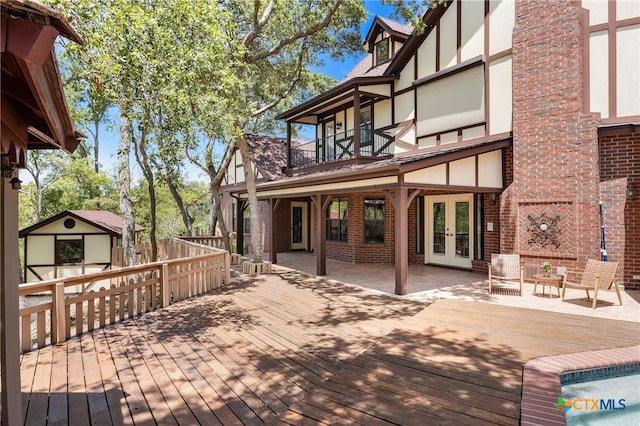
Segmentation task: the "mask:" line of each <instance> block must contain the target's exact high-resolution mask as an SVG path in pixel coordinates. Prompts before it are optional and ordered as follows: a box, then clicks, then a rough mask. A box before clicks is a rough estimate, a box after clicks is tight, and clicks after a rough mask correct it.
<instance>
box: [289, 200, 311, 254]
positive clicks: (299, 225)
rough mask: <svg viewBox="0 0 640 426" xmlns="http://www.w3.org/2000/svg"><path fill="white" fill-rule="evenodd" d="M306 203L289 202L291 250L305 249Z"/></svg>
mask: <svg viewBox="0 0 640 426" xmlns="http://www.w3.org/2000/svg"><path fill="white" fill-rule="evenodd" d="M307 234H308V232H307V203H302V202H298V201H292V202H291V250H306V249H307Z"/></svg>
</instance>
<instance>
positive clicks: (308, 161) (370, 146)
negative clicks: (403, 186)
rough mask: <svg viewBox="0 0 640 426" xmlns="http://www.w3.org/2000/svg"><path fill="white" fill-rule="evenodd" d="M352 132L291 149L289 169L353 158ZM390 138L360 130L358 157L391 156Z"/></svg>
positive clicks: (391, 141)
mask: <svg viewBox="0 0 640 426" xmlns="http://www.w3.org/2000/svg"><path fill="white" fill-rule="evenodd" d="M353 135H354V131H353V130H347V131H346V132H341V133H336V134H335V135H333V136H328V137H325V138H320V139H316V140H315V141H313V142H309V143H306V144H302V145H297V146H294V147H292V148H291V156H290V164H289V167H304V166H309V165H313V164H320V163H326V162H328V161H336V160H345V159H350V158H353V157H354V156H355V154H356V153H355V150H354V143H353ZM393 141H394V138H393V137H392V136H389V135H386V134H384V133H381V132H379V131H371V130H364V129H361V130H360V152H359V154H360V156H361V157H386V156H389V155H391V154H392V149H391V145H392V143H393Z"/></svg>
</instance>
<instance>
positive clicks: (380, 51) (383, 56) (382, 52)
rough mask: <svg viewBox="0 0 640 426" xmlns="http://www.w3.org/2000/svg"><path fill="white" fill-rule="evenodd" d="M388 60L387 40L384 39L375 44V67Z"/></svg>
mask: <svg viewBox="0 0 640 426" xmlns="http://www.w3.org/2000/svg"><path fill="white" fill-rule="evenodd" d="M388 60H389V39H388V38H385V39H383V40H380V41H379V42H377V43H376V65H380V64H381V63H383V62H386V61H388Z"/></svg>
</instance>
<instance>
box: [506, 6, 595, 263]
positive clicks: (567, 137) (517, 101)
mask: <svg viewBox="0 0 640 426" xmlns="http://www.w3.org/2000/svg"><path fill="white" fill-rule="evenodd" d="M584 36H585V34H584V29H583V15H582V9H581V8H580V7H579V2H565V1H562V2H557V1H550V0H520V1H518V2H517V18H516V26H515V28H514V33H513V134H514V136H513V169H514V170H513V184H512V185H511V186H510V187H509V188H508V190H507V194H506V195H507V197H505V200H504V201H503V205H502V214H501V215H502V216H505V215H508V216H509V218H510V220H506V221H504V222H502V223H501V237H502V241H501V248H502V249H503V250H504V249H508V248H509V247H512V248H513V252H515V253H520V254H521V255H523V256H525V257H532V258H535V259H536V260H534V261H537V259H539V258H542V259H544V260H550V261H551V262H552V263H555V264H558V263H562V264H567V265H569V266H573V264H574V263H575V262H576V261H577V262H578V263H581V262H583V261H585V260H586V259H587V258H593V259H599V256H600V252H599V247H600V225H599V216H598V201H599V169H598V134H597V125H598V119H597V117H594V116H593V115H591V114H589V113H588V112H587V113H585V112H584V111H583V87H582V85H583V80H582V70H583V67H585V66H587V64H586V63H585V59H584V52H583V50H584V49H583V37H584ZM540 221H547V222H550V223H549V225H550V226H551V229H549V230H548V231H545V232H542V231H539V223H540ZM552 232H553V233H552ZM532 239H533V240H534V241H533V242H532V241H531V240H532Z"/></svg>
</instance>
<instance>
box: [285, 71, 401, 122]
mask: <svg viewBox="0 0 640 426" xmlns="http://www.w3.org/2000/svg"><path fill="white" fill-rule="evenodd" d="M398 78H399V77H398V76H397V75H387V76H376V77H356V78H352V79H351V80H347V81H345V82H343V83H341V84H339V85H337V86H336V87H334V88H333V89H331V90H329V91H327V92H324V93H323V94H321V95H318V96H316V97H315V98H312V99H310V100H308V101H307V102H304V103H302V104H300V105H298V106H296V107H295V108H292V109H290V110H289V111H286V112H283V113H282V114H280V115H278V116H277V117H276V118H277V119H279V120H286V121H288V122H295V123H305V124H317V117H318V116H319V115H322V114H323V113H325V112H327V111H330V110H333V109H336V108H339V107H341V106H345V105H353V104H354V102H355V98H356V96H359V98H360V101H361V102H363V101H365V100H377V99H384V98H390V97H391V83H392V82H393V81H395V80H397V79H398ZM356 93H357V95H356Z"/></svg>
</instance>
